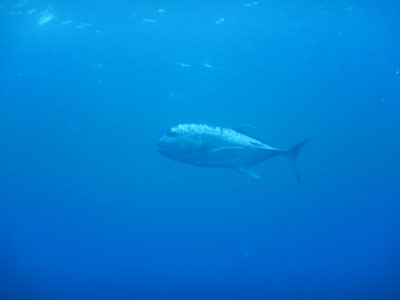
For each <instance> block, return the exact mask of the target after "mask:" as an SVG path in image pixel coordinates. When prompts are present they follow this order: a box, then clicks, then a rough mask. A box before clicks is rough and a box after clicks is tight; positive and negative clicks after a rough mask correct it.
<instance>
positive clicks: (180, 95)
mask: <svg viewBox="0 0 400 300" xmlns="http://www.w3.org/2000/svg"><path fill="white" fill-rule="evenodd" d="M169 96H170V98H173V99H177V100H183V99H185V96H184V95H183V94H181V93H172V92H171V93H169Z"/></svg>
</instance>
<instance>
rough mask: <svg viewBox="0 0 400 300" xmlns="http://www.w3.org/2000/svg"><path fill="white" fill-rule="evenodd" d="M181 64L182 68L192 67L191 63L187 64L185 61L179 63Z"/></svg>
mask: <svg viewBox="0 0 400 300" xmlns="http://www.w3.org/2000/svg"><path fill="white" fill-rule="evenodd" d="M179 66H181V67H182V68H190V67H191V65H189V64H185V63H183V62H180V63H179Z"/></svg>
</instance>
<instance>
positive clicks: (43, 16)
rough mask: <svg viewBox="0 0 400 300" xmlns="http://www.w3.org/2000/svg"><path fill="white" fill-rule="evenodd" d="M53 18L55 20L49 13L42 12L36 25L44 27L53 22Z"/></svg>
mask: <svg viewBox="0 0 400 300" xmlns="http://www.w3.org/2000/svg"><path fill="white" fill-rule="evenodd" d="M54 18H55V16H54V15H53V14H51V13H49V12H48V11H44V12H42V13H41V14H40V17H39V21H38V23H37V25H39V26H42V25H45V24H47V23H49V22H51V21H53V20H54Z"/></svg>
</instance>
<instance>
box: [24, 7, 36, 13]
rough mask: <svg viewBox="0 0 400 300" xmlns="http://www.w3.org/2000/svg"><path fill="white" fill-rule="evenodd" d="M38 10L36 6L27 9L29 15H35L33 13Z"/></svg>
mask: <svg viewBox="0 0 400 300" xmlns="http://www.w3.org/2000/svg"><path fill="white" fill-rule="evenodd" d="M36 12H37V9H36V8H32V9H30V10H27V11H26V13H27V14H28V15H33V14H34V13H36Z"/></svg>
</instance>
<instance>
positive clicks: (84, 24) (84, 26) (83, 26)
mask: <svg viewBox="0 0 400 300" xmlns="http://www.w3.org/2000/svg"><path fill="white" fill-rule="evenodd" d="M90 26H92V24H90V23H82V22H81V23H79V24H78V25H76V29H78V30H80V29H84V28H88V27H90Z"/></svg>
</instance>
